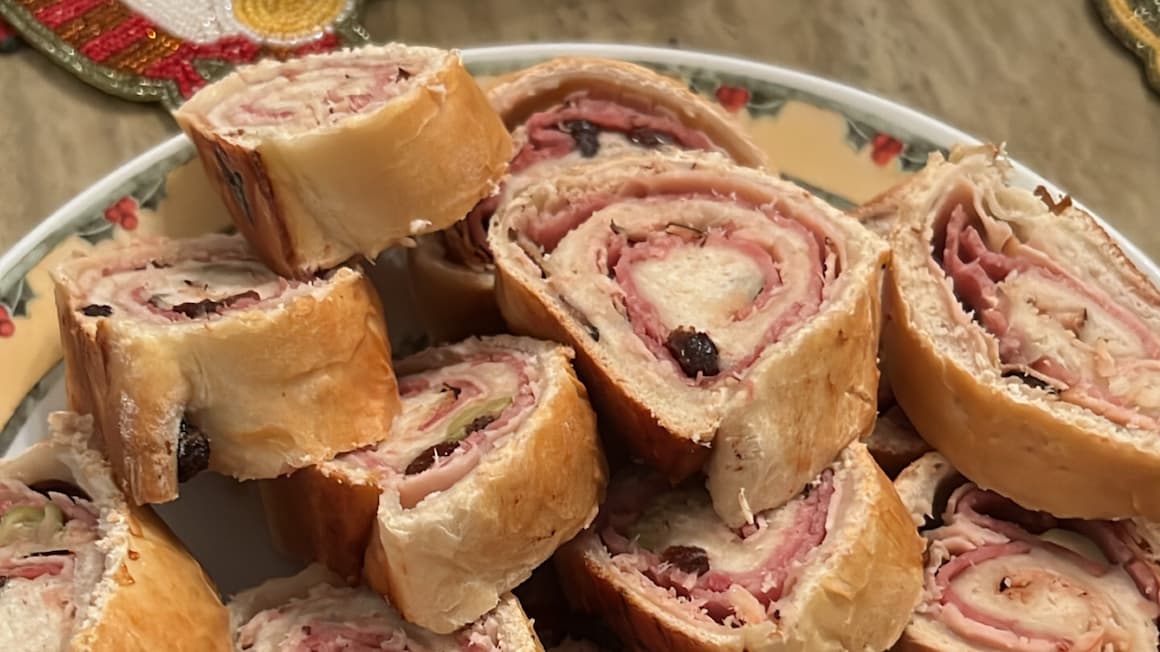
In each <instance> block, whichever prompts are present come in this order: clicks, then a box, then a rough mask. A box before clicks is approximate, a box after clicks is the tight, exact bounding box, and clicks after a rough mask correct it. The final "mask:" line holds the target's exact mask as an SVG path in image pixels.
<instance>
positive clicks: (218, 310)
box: [72, 243, 326, 325]
mask: <svg viewBox="0 0 1160 652" xmlns="http://www.w3.org/2000/svg"><path fill="white" fill-rule="evenodd" d="M77 270H78V271H77V272H76V273H75V276H74V279H73V280H74V281H75V283H76V287H77V289H78V293H77V296H74V297H73V298H72V301H73V306H72V307H73V309H74V310H75V311H77V312H78V313H81V314H82V315H83V316H84V317H89V318H101V317H125V316H128V317H131V318H133V319H135V320H138V321H142V322H146V323H151V324H157V325H164V324H185V323H189V322H194V321H212V320H215V319H220V318H221V317H222V316H224V315H226V314H228V313H230V312H232V311H237V310H248V309H254V308H266V307H269V306H271V305H273V304H276V303H278V302H279V301H285V300H287V299H290V298H293V297H296V296H299V295H301V294H305V293H309V292H311V291H312V290H313V289H315V288H316V287H317V286H318V285H320V284H323V283H325V282H326V280H325V279H324V278H320V279H317V280H314V281H311V282H305V283H303V282H298V281H291V280H288V279H285V278H282V277H280V276H278V275H276V274H274V273H273V272H271V271H270V270H268V269H267V268H266V267H265V266H263V265H262V264H261V263H260V262H258V261H257V260H256V259H254V258H252V257H250V256H249V254H248V252H246V251H244V250H240V248H239V247H235V246H232V243H231V246H228V247H220V248H215V247H214V246H212V245H208V246H197V243H193V245H191V246H187V248H186V249H178V248H176V247H167V248H147V247H143V248H139V249H135V250H134V249H130V250H127V251H126V252H125V253H124V255H123V257H122V258H120V259H118V260H116V261H109V260H107V259H93V262H92V263H91V264H87V265H85V266H83V267H78V268H77Z"/></svg>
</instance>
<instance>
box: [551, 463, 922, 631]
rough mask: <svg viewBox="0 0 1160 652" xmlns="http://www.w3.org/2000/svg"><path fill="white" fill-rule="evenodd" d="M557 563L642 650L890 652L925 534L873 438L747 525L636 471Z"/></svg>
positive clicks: (699, 492)
mask: <svg viewBox="0 0 1160 652" xmlns="http://www.w3.org/2000/svg"><path fill="white" fill-rule="evenodd" d="M555 560H556V564H557V566H558V568H559V570H560V577H561V580H562V581H563V583H564V586H565V588H566V589H567V591H568V595H569V596H571V598H572V599H573V600H575V601H576V602H577V603H578V604H579V605H580V606H581V607H582V608H583V609H585V610H588V611H593V612H595V613H598V614H600V615H602V616H603V617H604V618H605V619H606V620H607V621H608V623H609V625H611V626H612V628H613V629H615V630H616V631H617V632H618V633H619V634H620V635H621V637H622V638H623V639H624V641H625V642H626V643H627V644H628V645H629V646H630V647H631V648H632V649H640V650H666V651H668V652H688V651H697V652H707V651H710V650H712V651H733V652H741V651H742V650H748V651H750V652H770V651H774V650H803V651H804V650H811V651H825V650H834V651H838V650H841V651H844V652H849V651H855V650H863V651H867V652H869V651H871V650H873V651H880V650H883V649H886V648H888V647H889V646H890V645H891V644H893V643H894V642H895V640H897V638H898V636H899V635H900V634H901V633H902V630H903V628H904V627H905V626H906V623H907V621H908V619H909V618H910V614H911V611H912V609H914V607H915V605H916V604H918V601H919V595H920V593H921V590H922V541H921V538H920V537H919V536H918V535H917V534H916V533H915V531H914V527H913V526H912V524H911V522H910V519H909V517H908V514H907V512H906V508H905V507H904V506H903V505H902V503H901V502H900V501H899V499H898V495H897V494H896V493H895V491H894V488H893V487H892V486H891V484H890V480H889V479H887V478H886V476H885V475H883V473H882V471H881V470H880V469H879V468H878V467H877V465H875V463H874V461H873V460H872V459H871V458H870V455H869V453H868V452H867V451H866V448H865V446H863V445H862V444H859V443H854V444H851V445H850V446H849V447H848V448H846V449H845V450H844V451H843V452H842V453H841V454H840V455H839V456H838V459H837V460H836V461H835V462H834V463H833V464H832V465H831V466H829V467H827V468H826V469H825V470H823V471H822V473H821V474H820V475H819V476H818V477H817V478H815V479H814V481H813V482H811V483H810V484H809V485H808V486H807V488H806V490H805V491H804V492H803V493H802V494H801V495H800V496H798V497H796V498H794V499H793V500H791V501H790V502H788V503H786V504H785V505H783V506H782V507H780V508H778V509H774V510H769V511H765V512H761V513H759V514H758V515H757V517H756V519H755V520H754V522H753V523H751V524H747V525H745V526H743V527H742V528H739V529H738V528H732V527H729V526H728V525H726V524H725V523H723V522H722V521H721V520H720V519H718V518H717V516H716V515H715V514H714V512H713V508H712V505H711V503H710V500H709V496H708V495H707V494H706V493H705V491H704V490H703V489H702V488H700V487H696V486H683V487H678V488H676V489H670V488H669V485H668V483H667V481H666V480H665V479H664V478H662V477H660V476H659V475H656V474H654V473H652V472H648V471H643V470H640V469H639V468H638V469H636V470H631V469H630V470H628V471H626V472H624V473H623V474H621V475H618V476H616V478H614V480H613V482H612V484H611V485H610V487H609V491H608V500H607V502H606V503H605V504H604V506H603V507H602V508H601V514H600V516H599V517H598V518H597V520H596V523H595V524H594V525H593V526H592V527H590V528H589V529H588V530H586V531H585V532H584V533H583V534H582V535H580V536H579V537H577V538H576V539H575V540H573V541H572V542H570V543H568V544H567V545H566V546H564V547H563V548H562V549H561V550H560V551H559V552H558V553H557V555H556V558H555Z"/></svg>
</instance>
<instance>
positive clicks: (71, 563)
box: [0, 412, 233, 652]
mask: <svg viewBox="0 0 1160 652" xmlns="http://www.w3.org/2000/svg"><path fill="white" fill-rule="evenodd" d="M91 421H92V420H91V419H90V418H89V417H81V416H78V415H76V414H72V413H67V412H57V413H53V414H51V415H50V416H49V420H48V423H49V428H50V430H51V433H50V435H49V437H48V438H47V439H45V440H43V441H41V442H40V443H37V444H35V445H33V446H32V447H31V448H29V449H27V450H25V451H24V452H23V453H21V454H19V455H17V456H15V457H11V458H7V459H4V460H0V614H3V617H2V618H0V650H6V651H9V652H24V651H26V652H135V651H140V652H144V651H146V650H174V651H176V652H182V651H188V652H195V651H196V652H203V651H210V652H213V651H218V652H227V651H228V650H232V649H233V648H232V646H231V645H230V633H229V622H228V618H227V615H226V609H225V607H223V606H222V604H221V601H220V600H219V599H218V593H217V589H215V588H214V586H213V584H212V583H211V581H210V580H209V578H208V577H206V575H205V573H204V572H203V571H202V570H201V567H200V566H198V564H197V562H196V561H195V560H194V559H193V557H192V556H191V555H190V554H189V552H188V551H186V549H185V548H184V547H183V546H182V545H181V542H179V541H178V540H177V538H176V537H174V535H173V533H172V532H170V531H169V529H168V528H167V527H166V526H165V524H164V523H163V522H162V521H161V519H159V518H158V517H157V515H156V514H154V513H153V511H152V510H150V509H149V508H148V507H135V506H132V505H130V504H128V503H126V501H125V498H124V497H123V496H122V495H121V492H120V491H119V490H118V489H117V486H116V484H115V483H114V481H113V477H112V472H111V470H110V468H109V466H108V464H106V463H105V462H104V460H102V459H101V457H100V455H99V454H98V453H96V452H95V451H93V450H91V449H89V448H88V439H89V437H90V435H91V427H92V425H91ZM177 633H179V634H180V635H175V634H177Z"/></svg>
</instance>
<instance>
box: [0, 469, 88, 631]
mask: <svg viewBox="0 0 1160 652" xmlns="http://www.w3.org/2000/svg"><path fill="white" fill-rule="evenodd" d="M79 494H80V492H79V490H75V488H71V487H70V488H69V490H68V491H67V493H65V489H63V488H61V487H55V486H49V485H46V486H45V487H42V488H41V490H39V491H38V490H36V489H34V488H31V487H29V486H27V485H25V484H23V483H20V482H16V481H12V480H0V611H2V612H3V613H5V614H8V615H9V617H8V619H7V622H5V623H4V626H3V627H0V649H4V650H17V649H29V648H28V646H29V645H33V646H36V645H37V644H38V643H39V644H40V645H42V646H46V647H45V649H62V650H63V649H66V648H67V647H68V644H69V637H70V636H71V634H72V632H73V629H74V622H75V621H76V617H77V614H78V611H80V610H82V609H83V608H84V605H86V604H87V602H88V600H90V596H91V594H92V591H93V589H94V587H95V586H96V584H97V582H98V581H99V580H100V577H101V575H102V574H103V572H104V567H105V562H104V559H105V556H104V553H103V552H102V551H101V550H100V549H99V548H98V547H97V539H98V538H99V530H98V527H97V517H98V510H97V509H96V507H95V506H94V505H93V504H92V503H91V502H90V501H89V500H88V498H87V497H83V496H81V495H79ZM53 643H55V645H54V644H53Z"/></svg>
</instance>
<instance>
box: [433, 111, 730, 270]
mask: <svg viewBox="0 0 1160 652" xmlns="http://www.w3.org/2000/svg"><path fill="white" fill-rule="evenodd" d="M575 123H587V125H590V126H591V128H592V129H593V130H594V133H595V132H611V133H617V134H623V135H625V137H626V138H627V139H628V142H630V143H633V144H635V145H636V146H637V147H640V148H641V149H650V148H652V147H654V146H655V145H651V144H650V143H651V142H656V141H658V140H659V141H663V142H665V143H666V144H670V145H672V146H674V147H679V148H682V149H690V150H702V151H719V148H718V147H717V146H716V145H714V144H713V141H711V140H710V139H709V137H708V136H706V135H705V134H704V133H703V132H701V131H698V130H696V129H693V128H691V127H688V126H686V125H684V124H683V123H682V122H681V121H680V120H678V119H677V118H675V117H672V116H669V115H658V114H654V113H650V112H646V111H644V110H641V109H639V108H634V107H630V106H625V105H623V104H619V103H617V102H614V101H610V100H606V99H601V98H599V97H593V96H590V95H589V94H588V93H576V94H573V95H571V96H569V97H568V98H567V99H566V100H565V101H564V102H563V103H562V104H559V105H557V106H554V107H552V108H549V109H547V110H545V111H540V112H538V113H534V114H532V116H531V117H529V118H528V120H527V121H526V122H525V123H524V129H525V132H526V138H527V142H526V143H525V144H524V146H523V147H522V148H521V149H520V151H518V152H516V154H515V156H514V157H513V158H512V161H511V164H510V165H509V167H508V174H509V175H517V174H520V173H522V172H525V171H527V170H528V169H529V168H533V167H535V166H536V165H538V164H540V163H544V162H547V161H553V160H557V159H560V158H563V157H564V156H567V155H568V154H571V153H572V152H574V151H576V150H577V148H578V147H579V145H578V142H577V137H576V136H575V135H574V133H573V131H572V129H570V128H569V125H572V124H575ZM634 133H635V134H637V135H638V137H637V138H635V139H634V138H632V137H631V135H632V134H634ZM642 134H643V135H644V136H645V138H646V140H642V139H641V138H640V137H639V135H642ZM593 137H595V136H593ZM599 155H600V154H599V151H597V152H596V154H595V156H599ZM501 200H502V190H501V192H500V193H496V194H494V195H492V196H491V197H488V198H486V199H484V200H483V201H481V202H480V203H479V204H478V205H476V207H475V208H474V209H473V210H472V211H471V213H469V214H468V215H467V218H466V219H465V220H463V221H462V222H459V223H457V224H456V225H455V226H453V227H452V228H451V229H448V231H447V235H446V236H445V239H444V243H445V248H446V250H447V252H448V255H449V256H450V258H451V260H453V261H455V262H457V263H459V264H462V265H474V266H479V265H482V264H490V263H491V253H490V251H489V250H488V248H487V223H488V220H490V219H491V216H492V214H494V213H495V211H496V209H497V208H499V205H500V202H501Z"/></svg>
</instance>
